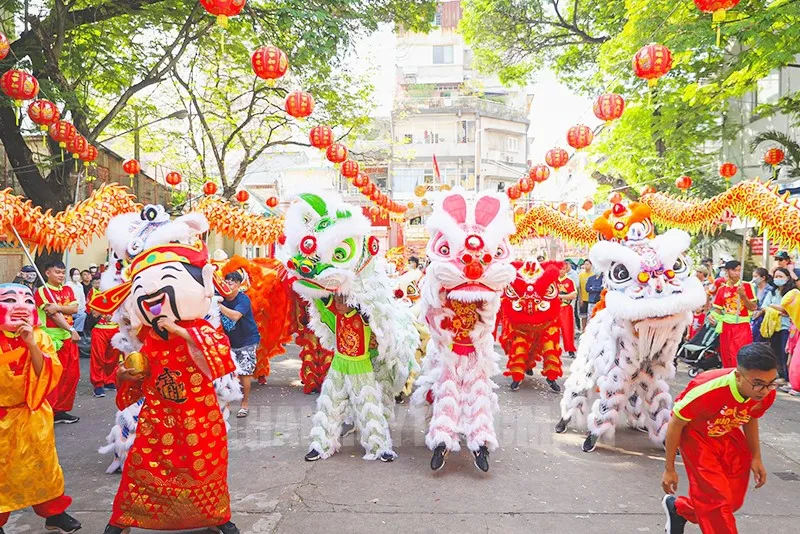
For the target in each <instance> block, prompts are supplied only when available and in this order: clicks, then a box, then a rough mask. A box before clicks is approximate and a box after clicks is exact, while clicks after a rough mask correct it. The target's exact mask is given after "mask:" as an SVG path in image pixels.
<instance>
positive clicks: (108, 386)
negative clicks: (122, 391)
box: [106, 384, 117, 391]
mask: <svg viewBox="0 0 800 534" xmlns="http://www.w3.org/2000/svg"><path fill="white" fill-rule="evenodd" d="M106 389H108V390H110V391H114V390H115V389H117V386H116V384H106Z"/></svg>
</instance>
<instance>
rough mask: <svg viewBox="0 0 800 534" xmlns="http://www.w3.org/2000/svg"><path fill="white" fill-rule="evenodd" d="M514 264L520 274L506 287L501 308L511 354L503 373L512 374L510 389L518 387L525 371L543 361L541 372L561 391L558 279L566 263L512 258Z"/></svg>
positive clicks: (505, 343)
mask: <svg viewBox="0 0 800 534" xmlns="http://www.w3.org/2000/svg"><path fill="white" fill-rule="evenodd" d="M512 265H513V266H514V267H515V268H516V269H517V277H516V279H515V280H514V281H513V282H511V284H510V285H508V286H507V287H506V289H505V292H504V294H503V299H502V301H501V308H500V309H501V313H502V319H501V320H502V323H501V324H502V334H501V335H500V344H501V345H502V346H503V350H504V351H505V353H506V355H507V356H508V362H507V363H506V371H505V372H504V373H503V374H504V375H505V376H509V377H511V380H512V382H511V389H512V390H513V391H516V390H518V389H519V386H520V383H521V382H522V381H523V380H524V378H525V374H529V375H533V368H534V367H536V363H537V362H542V376H544V377H545V379H546V380H547V383H548V385H549V386H550V388H551V389H552V390H553V391H555V392H559V391H560V390H561V388H560V387H559V386H558V383H556V380H557V379H558V378H559V377H561V376H562V375H563V372H562V370H561V343H560V339H559V338H560V336H561V329H560V327H559V321H558V318H559V311H560V308H561V303H560V301H559V298H558V287H557V283H558V273H559V271H560V269H561V267H562V266H563V263H561V262H556V261H548V262H544V263H541V264H540V263H536V262H525V263H522V262H513V263H512Z"/></svg>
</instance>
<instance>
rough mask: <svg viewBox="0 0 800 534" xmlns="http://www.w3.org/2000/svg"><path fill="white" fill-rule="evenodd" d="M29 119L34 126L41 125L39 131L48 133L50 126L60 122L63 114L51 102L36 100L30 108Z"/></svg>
mask: <svg viewBox="0 0 800 534" xmlns="http://www.w3.org/2000/svg"><path fill="white" fill-rule="evenodd" d="M28 117H30V119H31V121H33V123H34V124H38V125H39V129H40V130H42V131H43V132H46V131H47V130H48V129H49V128H50V125H51V124H53V123H55V122H58V120H59V119H60V118H61V113H59V111H58V107H57V106H56V105H55V104H53V103H52V102H50V101H49V100H34V101H33V102H31V104H30V105H29V106H28Z"/></svg>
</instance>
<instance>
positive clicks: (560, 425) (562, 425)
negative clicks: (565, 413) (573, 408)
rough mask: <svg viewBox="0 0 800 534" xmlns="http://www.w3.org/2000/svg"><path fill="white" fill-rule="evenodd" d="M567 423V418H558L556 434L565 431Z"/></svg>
mask: <svg viewBox="0 0 800 534" xmlns="http://www.w3.org/2000/svg"><path fill="white" fill-rule="evenodd" d="M568 424H569V419H559V420H558V423H556V434H563V433H564V432H566V431H567V425H568Z"/></svg>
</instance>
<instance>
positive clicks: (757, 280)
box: [753, 276, 761, 285]
mask: <svg viewBox="0 0 800 534" xmlns="http://www.w3.org/2000/svg"><path fill="white" fill-rule="evenodd" d="M753 283H754V284H756V285H758V284H760V283H761V278H759V277H758V276H754V277H753Z"/></svg>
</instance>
